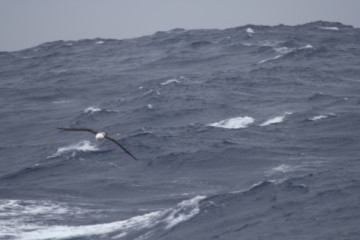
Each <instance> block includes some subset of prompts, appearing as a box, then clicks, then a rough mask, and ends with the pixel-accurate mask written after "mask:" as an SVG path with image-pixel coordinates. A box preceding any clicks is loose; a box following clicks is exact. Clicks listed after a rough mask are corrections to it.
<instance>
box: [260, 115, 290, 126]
mask: <svg viewBox="0 0 360 240" xmlns="http://www.w3.org/2000/svg"><path fill="white" fill-rule="evenodd" d="M290 114H291V112H286V113H285V114H284V115H281V116H277V117H274V118H271V119H269V120H266V121H265V122H263V123H261V124H260V126H262V127H263V126H268V125H271V124H275V123H281V122H283V121H284V119H285V117H286V115H290Z"/></svg>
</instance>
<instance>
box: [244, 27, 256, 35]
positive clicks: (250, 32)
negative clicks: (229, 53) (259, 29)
mask: <svg viewBox="0 0 360 240" xmlns="http://www.w3.org/2000/svg"><path fill="white" fill-rule="evenodd" d="M246 33H247V34H248V35H249V36H250V37H251V36H252V35H253V34H254V33H255V32H254V30H253V29H252V28H250V27H248V28H247V29H246Z"/></svg>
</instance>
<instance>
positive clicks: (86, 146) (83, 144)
mask: <svg viewBox="0 0 360 240" xmlns="http://www.w3.org/2000/svg"><path fill="white" fill-rule="evenodd" d="M98 150H99V148H98V147H96V146H94V145H91V143H90V141H80V142H78V143H76V144H71V145H69V146H65V147H60V148H58V150H57V151H56V152H55V153H54V154H52V155H50V156H49V157H48V158H54V157H58V156H60V155H63V154H65V153H68V152H76V151H78V152H95V151H98Z"/></svg>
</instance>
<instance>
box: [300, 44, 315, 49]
mask: <svg viewBox="0 0 360 240" xmlns="http://www.w3.org/2000/svg"><path fill="white" fill-rule="evenodd" d="M312 48H314V47H313V46H311V44H307V45H306V46H304V47H301V48H300V49H312Z"/></svg>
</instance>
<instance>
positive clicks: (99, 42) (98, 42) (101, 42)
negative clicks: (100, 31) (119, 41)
mask: <svg viewBox="0 0 360 240" xmlns="http://www.w3.org/2000/svg"><path fill="white" fill-rule="evenodd" d="M103 43H104V41H97V42H96V43H95V44H103Z"/></svg>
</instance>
